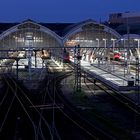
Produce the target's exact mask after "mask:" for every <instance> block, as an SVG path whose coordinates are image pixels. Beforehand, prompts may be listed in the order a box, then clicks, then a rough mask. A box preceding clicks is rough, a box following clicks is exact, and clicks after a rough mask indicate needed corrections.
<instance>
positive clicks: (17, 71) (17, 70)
mask: <svg viewBox="0 0 140 140" xmlns="http://www.w3.org/2000/svg"><path fill="white" fill-rule="evenodd" d="M18 61H19V59H18V58H17V59H16V78H17V80H18V73H19V69H18Z"/></svg>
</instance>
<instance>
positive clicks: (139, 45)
mask: <svg viewBox="0 0 140 140" xmlns="http://www.w3.org/2000/svg"><path fill="white" fill-rule="evenodd" d="M134 40H135V41H137V42H138V48H137V49H138V58H140V39H134Z"/></svg>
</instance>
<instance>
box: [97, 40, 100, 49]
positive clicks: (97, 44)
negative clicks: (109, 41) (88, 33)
mask: <svg viewBox="0 0 140 140" xmlns="http://www.w3.org/2000/svg"><path fill="white" fill-rule="evenodd" d="M96 40H97V43H98V44H97V46H98V48H99V46H100V44H99V38H96Z"/></svg>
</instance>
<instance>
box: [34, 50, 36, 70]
mask: <svg viewBox="0 0 140 140" xmlns="http://www.w3.org/2000/svg"><path fill="white" fill-rule="evenodd" d="M34 52H35V68H36V67H37V60H36V52H37V50H34Z"/></svg>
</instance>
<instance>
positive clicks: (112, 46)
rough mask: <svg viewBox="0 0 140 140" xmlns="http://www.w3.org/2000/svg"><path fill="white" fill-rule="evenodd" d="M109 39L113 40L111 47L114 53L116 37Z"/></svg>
mask: <svg viewBox="0 0 140 140" xmlns="http://www.w3.org/2000/svg"><path fill="white" fill-rule="evenodd" d="M111 41H113V45H112V47H113V55H114V50H115V41H116V39H115V38H111ZM113 60H114V58H113ZM113 71H114V64H113Z"/></svg>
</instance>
